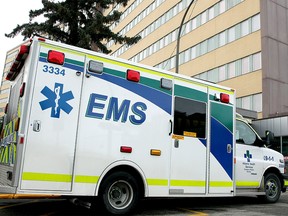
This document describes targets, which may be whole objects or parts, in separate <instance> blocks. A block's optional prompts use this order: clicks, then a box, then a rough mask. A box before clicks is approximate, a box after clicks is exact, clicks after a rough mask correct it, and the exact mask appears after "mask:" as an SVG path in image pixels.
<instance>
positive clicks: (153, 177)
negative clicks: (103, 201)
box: [74, 55, 172, 196]
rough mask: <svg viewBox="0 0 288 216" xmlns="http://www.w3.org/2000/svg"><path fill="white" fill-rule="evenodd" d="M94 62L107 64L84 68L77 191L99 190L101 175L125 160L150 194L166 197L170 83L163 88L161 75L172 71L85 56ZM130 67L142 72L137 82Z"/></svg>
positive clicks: (170, 98)
mask: <svg viewBox="0 0 288 216" xmlns="http://www.w3.org/2000/svg"><path fill="white" fill-rule="evenodd" d="M90 63H91V64H100V65H101V64H103V65H102V67H103V72H102V73H95V72H92V71H89V68H88V69H87V68H86V71H85V78H84V82H83V91H82V96H81V107H80V116H79V129H78V137H77V150H76V152H77V153H76V161H75V162H76V163H75V164H76V166H75V185H74V193H76V194H83V195H87V194H88V195H94V194H95V193H96V194H97V193H98V189H99V186H100V184H99V183H100V182H101V180H102V178H103V177H104V176H105V175H106V174H107V172H108V171H110V170H113V168H116V167H118V166H120V165H121V167H122V169H125V167H128V166H129V167H132V168H133V169H135V170H137V172H138V173H139V174H140V176H141V179H142V184H143V185H144V187H145V188H146V189H147V190H146V192H147V194H148V193H149V196H167V195H168V179H169V162H168V161H169V157H170V143H171V141H170V140H171V127H172V125H171V112H172V88H171V89H164V88H161V84H160V80H161V78H167V79H170V80H171V79H172V76H167V75H165V74H162V73H159V72H156V71H152V70H149V69H147V68H143V67H139V66H135V65H132V64H130V63H123V62H119V61H116V60H115V61H114V60H111V59H106V58H103V57H99V56H98V57H97V56H93V55H87V56H86V62H85V65H86V66H87V65H89V64H90ZM128 70H134V71H137V72H139V73H140V80H139V82H133V81H129V80H127V71H128ZM171 81H172V80H171ZM123 147H124V148H126V147H127V148H130V149H131V152H122V151H121V148H123ZM152 150H159V151H160V155H158V156H157V155H152V154H151V151H152ZM96 185H97V188H96V187H95V186H96Z"/></svg>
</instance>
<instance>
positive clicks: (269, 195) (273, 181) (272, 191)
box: [260, 173, 281, 203]
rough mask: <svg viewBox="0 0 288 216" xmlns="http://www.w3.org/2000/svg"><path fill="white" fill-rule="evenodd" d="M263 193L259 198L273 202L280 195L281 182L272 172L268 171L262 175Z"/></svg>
mask: <svg viewBox="0 0 288 216" xmlns="http://www.w3.org/2000/svg"><path fill="white" fill-rule="evenodd" d="M264 189H265V195H264V196H260V198H261V199H262V200H263V201H265V202H267V203H275V202H277V201H278V199H279V197H280V195H281V183H280V180H279V177H278V176H277V175H276V174H274V173H268V174H267V175H265V177H264Z"/></svg>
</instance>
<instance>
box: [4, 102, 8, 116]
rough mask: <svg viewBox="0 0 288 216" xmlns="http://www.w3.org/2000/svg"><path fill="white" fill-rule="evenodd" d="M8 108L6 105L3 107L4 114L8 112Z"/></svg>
mask: <svg viewBox="0 0 288 216" xmlns="http://www.w3.org/2000/svg"><path fill="white" fill-rule="evenodd" d="M8 106H9V104H8V103H7V104H6V106H5V109H4V113H5V114H7V112H8Z"/></svg>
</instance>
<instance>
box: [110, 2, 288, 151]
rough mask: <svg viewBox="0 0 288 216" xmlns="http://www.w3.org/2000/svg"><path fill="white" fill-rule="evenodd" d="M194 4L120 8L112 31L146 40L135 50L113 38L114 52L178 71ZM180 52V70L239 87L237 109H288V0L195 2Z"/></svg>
mask: <svg viewBox="0 0 288 216" xmlns="http://www.w3.org/2000/svg"><path fill="white" fill-rule="evenodd" d="M191 1H192V0H173V1H168V0H166V1H165V0H145V1H144V0H134V1H133V0H131V1H129V5H128V6H127V7H126V8H121V7H117V9H119V10H120V11H121V10H122V11H123V15H122V17H121V21H120V22H119V23H117V24H113V25H112V26H111V29H113V31H114V32H119V33H120V34H126V35H128V36H134V35H140V36H141V37H142V39H141V40H140V41H139V42H138V43H137V44H136V45H133V46H130V47H128V46H126V45H120V44H115V43H114V42H113V41H110V42H108V43H107V46H108V48H109V49H111V50H112V55H113V56H117V57H121V58H124V59H129V60H132V61H135V62H140V63H143V64H147V65H150V66H155V67H159V68H162V69H166V70H170V71H174V72H175V67H176V46H177V35H178V29H179V25H180V23H181V20H182V18H183V16H184V13H185V12H186V9H187V7H188V6H189V4H190V3H191ZM112 10H113V9H112ZM107 12H111V11H107ZM179 50H180V52H179V73H181V74H185V75H188V76H191V77H197V78H199V79H205V80H208V81H211V82H215V83H218V84H221V85H225V86H228V87H231V88H234V89H236V95H237V107H238V108H239V110H240V111H243V110H244V111H246V110H252V111H253V113H255V112H256V113H257V119H262V118H265V121H267V118H270V117H278V116H285V115H287V114H288V96H287V92H288V1H286V0H195V1H194V2H193V4H192V6H191V8H190V9H189V11H188V12H187V16H186V19H185V22H184V25H183V28H182V32H181V39H180V49H179ZM244 113H246V112H244ZM257 121H258V122H257V124H258V125H259V124H260V123H259V121H261V120H257ZM271 121H273V120H272V119H271ZM275 128H278V127H275ZM261 129H263V128H261ZM276 134H278V132H277V131H276ZM286 135H287V136H288V131H287V132H286ZM281 136H285V135H283V134H281ZM284 143H285V142H284ZM279 148H280V147H279ZM280 149H284V147H283V146H282V147H281V148H280Z"/></svg>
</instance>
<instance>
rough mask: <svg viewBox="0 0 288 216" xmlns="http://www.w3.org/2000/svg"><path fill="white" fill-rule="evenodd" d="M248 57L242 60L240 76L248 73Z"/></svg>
mask: <svg viewBox="0 0 288 216" xmlns="http://www.w3.org/2000/svg"><path fill="white" fill-rule="evenodd" d="M249 59H250V58H249V56H248V57H246V58H243V59H242V74H246V73H248V72H250V60H249Z"/></svg>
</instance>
